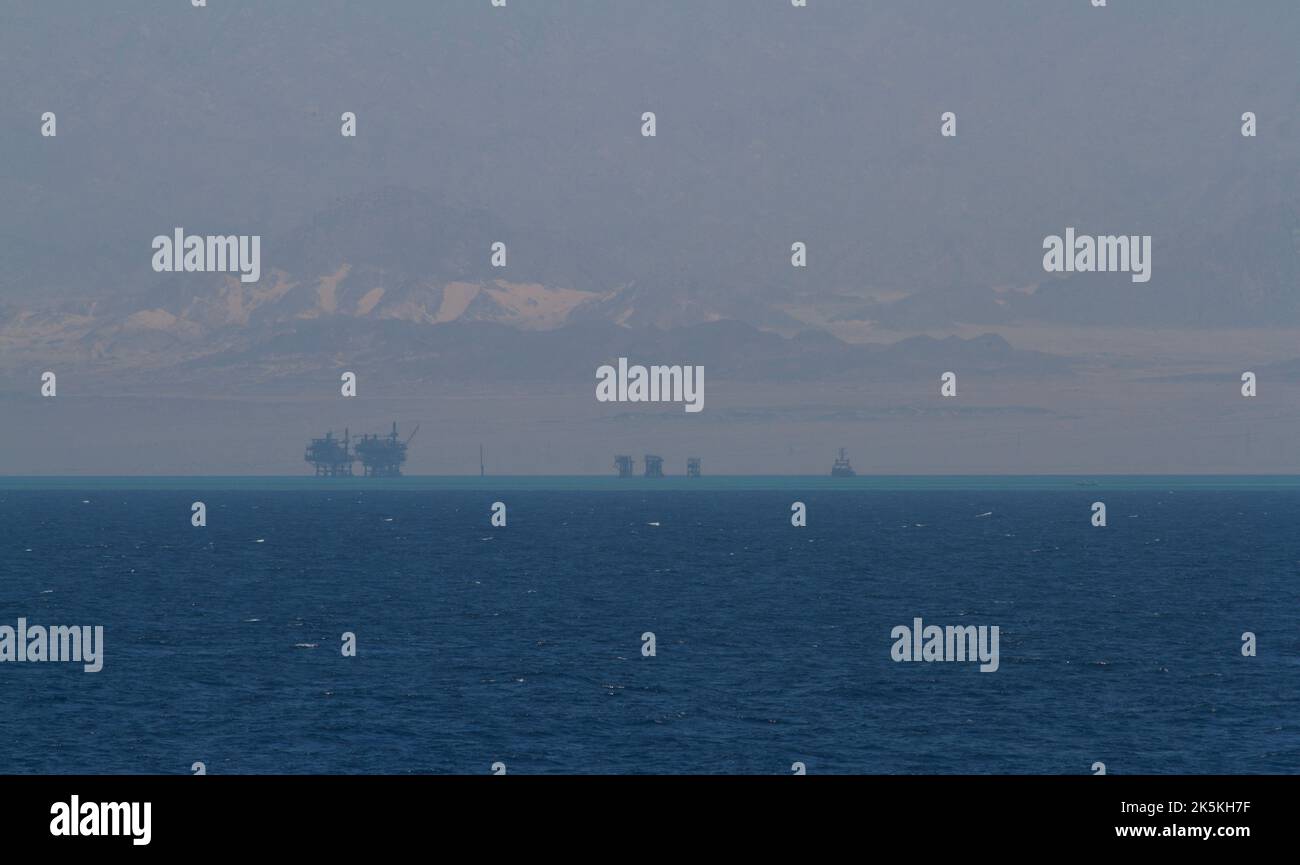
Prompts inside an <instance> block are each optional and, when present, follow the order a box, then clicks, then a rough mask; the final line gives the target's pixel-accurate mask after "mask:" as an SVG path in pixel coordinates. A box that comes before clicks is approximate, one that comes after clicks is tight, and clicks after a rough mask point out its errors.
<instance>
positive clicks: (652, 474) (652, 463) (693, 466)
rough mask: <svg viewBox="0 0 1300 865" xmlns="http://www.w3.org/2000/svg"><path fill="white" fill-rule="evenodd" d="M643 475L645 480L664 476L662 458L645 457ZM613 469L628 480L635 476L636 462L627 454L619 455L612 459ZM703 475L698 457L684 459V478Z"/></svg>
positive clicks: (648, 455)
mask: <svg viewBox="0 0 1300 865" xmlns="http://www.w3.org/2000/svg"><path fill="white" fill-rule="evenodd" d="M644 465H645V474H644V476H645V477H647V478H661V477H663V476H664V458H663V457H661V456H658V455H656V454H646V455H645V462H644ZM614 468H615V469H616V470H617V471H618V476H619V477H621V478H630V477H635V476H636V460H634V459H632V457H631V456H630V455H628V454H619V455H618V456H616V457H614ZM702 475H703V471H702V468H701V461H700V458H699V457H687V459H686V476H687V477H688V478H698V477H701V476H702Z"/></svg>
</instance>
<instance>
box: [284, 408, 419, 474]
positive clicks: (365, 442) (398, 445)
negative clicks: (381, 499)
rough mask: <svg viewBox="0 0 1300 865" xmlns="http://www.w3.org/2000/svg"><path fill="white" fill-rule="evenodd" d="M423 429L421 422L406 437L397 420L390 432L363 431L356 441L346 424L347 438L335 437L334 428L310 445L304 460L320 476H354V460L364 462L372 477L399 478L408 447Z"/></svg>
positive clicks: (364, 472)
mask: <svg viewBox="0 0 1300 865" xmlns="http://www.w3.org/2000/svg"><path fill="white" fill-rule="evenodd" d="M419 431H420V425H419V424H416V425H415V429H413V430H411V434H410V435H409V436H407V437H406V440H405V441H403V440H402V439H400V438H398V435H397V422H396V421H394V422H393V430H392V432H390V433H388V434H387V435H381V434H378V433H376V434H375V435H362V436H361V438H360V439H358V440H357V441H356V443H355V444H354V443H353V441H352V437H351V434H350V433H349V431H348V430H347V429H346V428H345V429H344V430H343V438H341V439H337V438H334V432H333V431H332V430H331V431H330V432H327V433H325V436H324V438H315V439H312V440H311V444H309V445H307V450H306V451H305V452H304V453H303V460H305V461H306V462H309V463H311V464H312V465H313V466H314V467H315V469H316V476H317V477H327V478H328V477H351V476H352V475H353V474H354V473H353V471H352V465H353V463H356V462H360V463H361V472H362V474H363V475H365V476H366V477H368V478H396V477H401V475H402V463H404V462H406V447H407V445H409V444H410V443H411V439H413V438H415V434H416V433H418V432H419Z"/></svg>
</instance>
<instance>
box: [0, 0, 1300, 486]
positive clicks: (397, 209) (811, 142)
mask: <svg viewBox="0 0 1300 865" xmlns="http://www.w3.org/2000/svg"><path fill="white" fill-rule="evenodd" d="M1297 44H1300V5H1297V4H1295V3H1294V2H1290V0H1277V2H1267V0H1255V2H1245V3H1223V2H1214V0H1169V2H1164V0H1141V2H1137V0H1110V2H1109V4H1108V6H1107V7H1106V8H1093V7H1092V5H1091V3H1090V2H1089V0H989V2H979V3H970V2H959V0H946V2H939V0H913V2H883V0H882V2H862V0H859V2H853V0H843V2H835V0H809V5H808V7H807V8H802V9H800V8H792V7H791V5H790V3H789V2H788V0H659V2H654V3H646V2H633V0H626V2H625V0H599V2H597V0H509V5H508V6H507V7H506V8H505V9H496V8H493V7H492V6H491V4H490V2H489V0H440V2H414V0H410V2H405V0H400V2H399V0H375V2H370V3H355V2H342V0H332V2H331V0H312V2H305V0H304V2H293V0H277V2H274V3H272V2H235V0H209V5H208V7H207V8H202V9H196V8H193V7H192V6H191V4H190V3H189V0H168V2H157V0H151V2H143V0H141V2H131V0H124V2H115V3H111V4H107V3H93V2H61V3H48V2H34V0H33V2H11V0H0V80H3V81H4V87H3V90H2V91H0V155H2V157H3V158H0V200H2V201H3V202H4V206H3V207H0V262H3V267H0V417H2V418H3V421H4V425H3V428H4V430H5V441H6V444H5V447H3V448H0V473H6V474H33V473H34V474H61V473H75V474H83V473H92V474H113V473H164V474H171V473H184V474H220V473H271V474H292V473H298V472H303V471H307V470H308V467H307V466H306V465H305V464H304V463H303V462H302V459H301V456H302V446H303V444H304V443H305V440H306V439H307V438H308V437H310V436H312V435H319V434H322V433H323V432H324V431H325V430H326V429H330V428H334V429H341V428H342V427H344V426H345V425H347V426H350V427H351V428H352V429H353V430H354V431H356V430H377V429H380V428H385V427H386V426H387V425H388V423H390V422H391V421H392V420H394V419H396V420H398V421H399V423H400V424H401V425H402V426H403V427H404V428H406V429H409V428H411V427H413V426H414V424H416V423H421V424H422V427H421V433H420V437H419V438H418V439H417V440H416V441H415V442H414V443H413V444H412V450H411V461H410V464H409V467H408V468H409V470H410V471H411V472H413V473H459V472H470V471H475V472H476V471H477V446H478V443H479V442H484V443H485V444H486V445H487V446H488V448H489V451H490V453H491V454H492V455H493V459H492V460H490V468H491V469H493V470H495V471H499V472H501V473H508V472H513V473H554V474H559V473H567V472H605V471H607V470H608V469H609V465H610V463H611V461H612V457H613V454H614V453H616V452H631V453H636V454H643V453H646V452H658V453H662V454H663V455H664V456H665V457H666V458H668V469H669V470H670V471H672V472H674V473H680V471H681V470H682V467H683V466H684V463H685V458H686V456H687V455H692V456H702V457H703V458H704V460H705V468H706V471H711V472H715V473H721V472H726V473H756V472H781V473H785V472H790V473H804V472H807V473H817V474H820V473H824V472H825V471H827V470H828V469H829V464H830V460H831V457H832V455H833V452H834V450H835V448H837V447H839V446H846V447H849V448H850V449H851V451H852V453H853V456H854V458H855V464H856V465H858V467H859V469H860V470H862V471H866V472H1025V473H1038V472H1057V471H1078V472H1135V471H1157V472H1203V471H1243V472H1251V471H1293V470H1294V468H1295V465H1296V459H1295V456H1294V453H1293V451H1294V448H1293V446H1292V442H1294V441H1295V440H1297V438H1298V437H1300V424H1298V423H1297V421H1300V411H1298V410H1296V409H1295V408H1294V406H1296V404H1297V403H1296V401H1295V397H1296V395H1297V392H1298V391H1300V362H1298V361H1297V360H1296V359H1297V358H1300V348H1297V347H1296V346H1297V337H1298V336H1300V292H1298V291H1297V289H1298V288H1300V204H1298V203H1297V202H1298V201H1300V197H1298V196H1300V60H1298V59H1297V52H1296V48H1295V46H1296V45H1297ZM646 111H651V112H654V113H655V115H656V121H657V134H656V136H655V137H653V138H646V137H643V136H642V134H641V129H642V120H641V118H642V114H643V112H646ZM45 112H53V113H54V114H55V116H56V118H57V135H55V136H53V137H48V136H44V135H42V134H41V132H42V115H43V114H44V113H45ZM343 112H354V113H355V114H356V117H357V135H356V137H355V138H349V137H344V136H342V135H340V125H341V124H340V117H341V114H342V113H343ZM944 112H953V114H954V115H955V118H956V120H955V124H956V133H957V134H956V135H955V137H945V136H943V135H941V134H940V127H941V115H943V113H944ZM1245 112H1252V113H1253V114H1254V115H1255V118H1256V125H1257V134H1256V135H1255V136H1253V137H1246V136H1243V135H1242V125H1243V121H1242V115H1243V113H1245ZM176 227H184V228H185V229H186V231H188V232H193V233H197V234H204V235H206V234H221V235H227V234H238V235H258V236H260V237H261V269H262V274H261V279H260V280H259V281H258V282H257V283H256V284H254V285H240V284H238V281H237V280H231V279H230V278H229V277H228V276H227V275H223V274H210V273H179V274H177V273H161V274H160V273H156V272H155V271H154V270H153V269H152V267H151V257H152V249H151V241H152V239H153V238H154V237H155V236H156V235H170V234H171V232H172V231H173V229H174V228H176ZM1068 227H1073V228H1075V229H1076V230H1077V231H1078V233H1079V234H1086V235H1133V236H1138V237H1146V236H1149V237H1150V238H1151V240H1150V244H1151V258H1150V264H1151V270H1150V280H1149V281H1146V282H1134V281H1132V279H1130V275H1129V274H1128V273H1047V272H1045V270H1044V267H1043V254H1044V253H1043V243H1044V238H1046V237H1048V236H1049V235H1063V234H1064V233H1065V231H1066V229H1067V228H1068ZM496 241H502V242H505V243H506V244H507V245H508V248H509V262H508V266H507V267H506V268H503V269H495V268H492V267H491V266H490V263H489V254H490V253H489V246H490V244H491V243H493V242H496ZM796 241H799V242H804V243H806V244H807V249H808V265H807V267H805V268H795V267H792V266H791V244H792V243H794V242H796ZM985 334H996V335H997V337H996V338H988V337H983V336H981V335H985ZM920 335H924V336H926V337H933V339H916V337H918V336H920ZM953 336H955V337H958V338H959V339H945V338H947V337H953ZM962 340H971V341H970V342H963V341H962ZM619 356H630V357H632V358H633V361H634V362H636V361H640V362H643V363H647V364H649V363H676V364H700V365H703V366H704V367H705V369H706V379H705V381H706V385H705V387H706V405H707V407H706V409H705V410H704V411H703V412H701V413H699V414H687V413H684V412H682V410H681V407H680V406H673V405H650V406H644V405H625V404H602V403H597V402H596V400H595V398H594V388H595V371H596V368H597V367H598V366H599V365H601V364H603V363H608V362H611V361H612V360H613V359H615V358H617V357H619ZM46 370H51V371H55V372H56V373H57V374H58V395H57V396H55V397H53V398H48V397H47V398H43V397H41V395H40V376H41V373H42V372H44V371H46ZM346 370H353V371H356V372H357V374H358V379H359V382H360V385H359V393H358V396H357V397H355V398H351V399H349V398H344V397H342V396H341V395H340V393H339V375H340V373H341V372H342V371H346ZM1247 370H1249V371H1253V372H1255V373H1257V375H1258V382H1259V383H1258V396H1255V397H1253V398H1246V397H1243V396H1242V395H1241V390H1240V389H1241V381H1240V376H1241V373H1242V372H1244V371H1247ZM945 371H955V372H956V373H957V377H958V382H959V385H958V392H957V396H955V397H952V398H944V397H941V396H940V392H939V376H940V374H941V373H943V372H945Z"/></svg>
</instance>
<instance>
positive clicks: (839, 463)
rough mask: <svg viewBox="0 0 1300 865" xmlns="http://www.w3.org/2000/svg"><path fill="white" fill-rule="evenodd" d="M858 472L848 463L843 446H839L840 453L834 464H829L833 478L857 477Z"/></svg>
mask: <svg viewBox="0 0 1300 865" xmlns="http://www.w3.org/2000/svg"><path fill="white" fill-rule="evenodd" d="M857 475H858V473H857V472H855V471H854V470H853V466H851V465H849V457H848V454H847V453H845V451H844V448H840V455H839V457H838V458H837V459H836V460H835V465H833V466H831V477H833V478H852V477H857Z"/></svg>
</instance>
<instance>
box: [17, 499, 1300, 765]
mask: <svg viewBox="0 0 1300 865" xmlns="http://www.w3.org/2000/svg"><path fill="white" fill-rule="evenodd" d="M200 501H201V502H203V504H204V506H205V509H206V525H205V526H202V527H196V526H194V525H192V522H191V516H192V513H193V510H192V506H193V504H194V503H195V502H200ZM796 502H801V503H803V505H804V507H805V509H806V520H807V524H806V526H795V525H792V514H793V513H794V512H793V510H792V507H793V506H794V505H795V503H796ZM1094 502H1102V503H1104V504H1105V506H1106V525H1105V526H1096V525H1094V524H1093V522H1094V520H1093V514H1094V510H1093V504H1094ZM497 503H500V504H501V505H503V506H504V514H505V521H506V524H505V525H504V526H499V525H498V526H494V525H493V523H492V516H493V513H494V506H495V505H496V504H497ZM496 511H497V512H498V513H499V512H501V508H496ZM1297 525H1300V479H1298V478H1264V477H1248V478H1204V477H1199V478H1198V477H1191V478H1165V477H1142V478H1113V477H1111V478H1068V477H1060V478H996V477H988V478H971V477H963V478H855V479H842V480H841V479H836V480H832V479H830V478H703V479H698V480H687V479H683V478H672V479H664V480H663V481H661V482H657V481H655V480H653V479H643V478H637V479H630V480H626V481H618V480H617V479H604V478H601V479H589V478H514V479H511V478H492V477H487V478H478V477H474V478H444V479H438V478H423V479H422V478H401V479H393V480H389V481H369V480H366V479H362V478H351V479H319V480H318V479H290V478H284V479H274V478H233V479H232V478H226V479H221V478H189V479H187V478H156V479H141V478H57V479H52V478H46V479H42V478H4V479H0V626H4V625H7V626H9V627H17V622H18V619H19V618H20V617H22V618H25V619H26V620H27V622H28V624H29V626H30V625H44V626H50V625H92V626H93V625H99V626H102V627H103V634H104V637H103V659H102V660H103V668H102V670H100V671H99V672H95V673H88V672H85V671H84V670H83V666H82V665H81V664H77V663H49V662H45V663H40V662H31V661H25V662H18V661H11V662H5V663H0V774H24V773H49V774H101V773H103V774H116V773H128V774H140V773H149V774H153V773H161V774H192V773H197V772H200V771H202V772H206V773H207V774H248V773H253V774H284V773H288V774H299V773H330V774H333V773H368V774H411V773H455V774H469V775H475V774H493V773H501V772H505V773H508V774H543V773H549V774H557V773H563V774H588V773H601V774H653V773H674V774H678V773H683V774H791V773H793V772H797V771H801V770H802V771H806V772H807V773H808V774H845V773H852V774H894V773H905V774H1095V773H1098V772H1100V771H1105V772H1106V773H1107V774H1174V773H1216V774H1217V773H1224V774H1237V773H1294V772H1296V771H1297V770H1298V769H1300V687H1298V686H1300V627H1298V622H1297V616H1298V614H1300V532H1297V529H1296V527H1297ZM917 618H920V619H922V621H923V622H924V623H925V625H938V626H941V627H942V626H948V625H956V626H967V625H974V626H981V625H983V626H997V627H998V629H999V634H1000V643H999V651H1000V658H999V664H998V668H997V670H996V671H992V672H981V670H980V665H979V664H978V663H971V662H968V661H967V662H963V661H898V660H894V654H895V653H894V652H893V648H894V645H895V642H896V641H895V639H894V638H893V636H892V634H893V633H894V629H895V628H896V627H898V626H908V627H909V628H910V627H911V626H912V625H913V623H914V620H915V619H917ZM345 635H351V637H352V638H353V640H354V642H353V645H354V646H355V654H349V653H345V651H344V647H345V644H346V643H347V639H346V637H345ZM1248 641H1249V643H1251V644H1253V650H1248V651H1243V647H1245V646H1247V643H1248ZM651 647H653V652H652V653H651V652H650V649H651ZM1102 766H1104V770H1103V769H1101V768H1099V767H1102Z"/></svg>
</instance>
